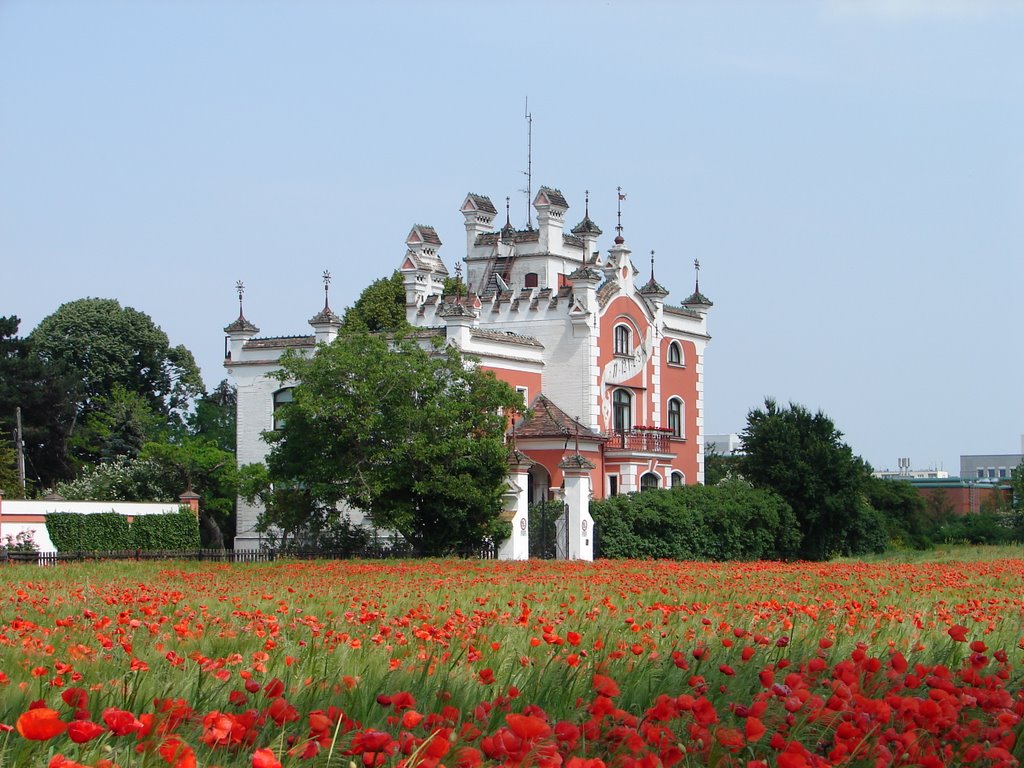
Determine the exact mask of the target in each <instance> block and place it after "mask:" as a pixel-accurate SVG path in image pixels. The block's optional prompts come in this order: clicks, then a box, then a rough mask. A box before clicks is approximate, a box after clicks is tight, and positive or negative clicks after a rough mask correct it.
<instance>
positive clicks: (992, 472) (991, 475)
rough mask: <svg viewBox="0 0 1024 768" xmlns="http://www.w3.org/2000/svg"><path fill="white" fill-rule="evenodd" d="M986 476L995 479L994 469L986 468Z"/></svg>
mask: <svg viewBox="0 0 1024 768" xmlns="http://www.w3.org/2000/svg"><path fill="white" fill-rule="evenodd" d="M988 476H989V477H990V478H992V479H995V476H996V471H995V470H994V469H991V468H989V470H988Z"/></svg>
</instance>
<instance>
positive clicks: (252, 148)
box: [0, 0, 1024, 474]
mask: <svg viewBox="0 0 1024 768" xmlns="http://www.w3.org/2000/svg"><path fill="white" fill-rule="evenodd" d="M1022 41H1024V4H1017V3H1013V4H1011V3H996V2H984V0H979V1H977V2H968V1H967V0H964V1H963V2H957V1H954V0H915V1H909V0H908V1H901V0H863V1H862V2H852V1H851V2H838V1H833V2H828V1H823V2H818V3H812V2H800V3H796V2H793V3H765V2H749V3H743V2H725V3H722V2H693V3H682V2H678V3H677V2H664V3H644V2H624V1H621V2H620V1H616V2H604V3H584V2H558V1H557V0H554V1H553V0H549V1H548V2H544V3H539V2H511V0H510V1H509V2H501V3H487V2H469V1H468V0H467V1H466V2H447V3H444V2H423V3H419V2H415V3H414V2H390V3H389V2H377V3H369V2H367V3H350V4H345V3H331V2H326V1H323V2H313V1H312V0H308V1H305V2H304V1H302V0H290V1H288V2H285V0H276V1H274V0H265V1H263V2H241V0H237V1H229V0H208V1H206V2H201V1H200V0H174V1H173V2H172V1H170V0H165V1H164V2H158V1H156V0H148V1H147V2H129V1H127V0H125V1H123V2H99V1H98V0H96V1H90V0H74V1H73V2H72V1H68V2H57V1H56V0H55V1H53V2H30V1H28V0H3V2H0V265H2V283H0V285H2V288H0V290H2V294H0V295H2V303H0V314H16V315H18V316H20V317H21V318H22V320H23V323H22V332H23V333H27V332H29V331H31V330H32V328H33V327H35V325H36V324H37V323H38V322H39V321H40V320H41V319H42V318H43V317H45V316H46V315H47V314H49V313H50V312H52V311H54V310H55V309H56V308H57V307H58V306H59V305H60V304H61V303H62V302H65V301H70V300H73V299H77V298H81V297H84V296H99V297H108V298H115V299H118V300H120V301H121V303H122V304H125V305H129V306H133V307H135V308H137V309H139V310H142V311H145V312H147V313H148V314H150V315H151V316H152V317H153V319H154V320H155V321H156V322H157V323H158V324H159V325H160V326H161V327H162V328H163V329H164V330H165V331H166V332H167V334H168V335H169V336H170V338H171V341H172V343H183V344H185V345H186V346H187V347H189V348H190V349H191V350H192V351H193V353H194V354H195V356H196V358H197V360H198V362H199V364H200V366H201V368H202V370H203V375H204V378H205V380H206V382H207V384H208V385H209V386H213V385H215V384H216V383H217V382H218V381H219V380H220V379H221V378H223V377H224V370H223V367H222V365H221V364H222V355H223V334H222V332H221V329H222V327H223V326H224V325H225V324H227V323H228V322H230V321H231V320H233V319H234V318H235V317H236V315H237V302H236V297H235V293H234V288H233V286H234V283H235V281H236V280H238V279H242V280H244V281H245V284H246V286H247V292H246V296H245V308H246V315H247V317H248V318H249V319H250V320H252V321H253V322H255V323H256V324H257V325H258V326H260V328H261V330H262V332H263V333H264V334H268V335H269V334H273V335H280V334H293V333H307V332H309V327H308V326H307V325H306V320H307V319H308V318H309V317H311V316H312V315H313V314H314V313H315V312H316V311H317V310H318V309H319V308H320V306H322V303H321V302H322V296H323V294H322V287H321V283H320V274H321V272H322V271H323V270H324V269H329V270H330V271H331V272H332V274H333V275H334V277H335V280H334V283H333V285H332V288H331V305H332V307H334V308H335V310H337V311H339V312H340V311H341V310H342V309H343V308H344V307H345V306H347V305H348V304H351V302H352V301H353V300H354V299H355V297H356V296H357V295H358V293H359V291H360V290H361V289H362V288H363V287H364V286H365V285H367V284H368V283H369V282H370V281H372V280H373V279H375V278H378V277H383V276H386V275H388V274H390V273H391V271H392V270H393V269H394V268H395V267H397V266H398V264H399V263H400V261H401V258H402V255H403V253H404V239H405V236H406V234H407V232H408V230H409V228H410V227H411V225H412V224H414V223H422V224H430V225H433V226H434V227H436V229H437V231H438V233H439V234H440V236H441V238H442V240H443V241H444V242H445V243H446V245H445V247H444V248H443V249H442V256H443V257H444V258H445V259H446V261H447V262H448V263H449V265H453V264H454V263H455V261H456V260H457V259H459V258H460V257H461V256H462V255H463V249H464V245H463V244H464V231H463V227H462V216H461V215H460V214H459V212H458V206H459V204H460V203H461V201H462V199H463V196H464V195H465V193H466V192H470V191H472V192H478V193H481V194H486V195H489V196H491V198H492V199H493V200H494V201H495V203H496V204H497V205H499V207H500V206H501V205H502V204H503V200H504V198H505V196H506V195H511V196H512V199H513V217H514V219H515V220H516V221H515V223H517V224H524V223H525V218H526V207H525V199H524V196H523V195H522V194H521V193H520V192H519V191H518V190H520V189H521V188H522V187H523V186H524V181H525V178H524V176H523V175H522V173H521V171H523V170H524V169H525V166H526V124H525V121H524V119H523V107H524V97H526V96H527V95H528V96H529V100H530V101H529V103H530V110H531V111H532V113H533V119H534V122H533V169H534V188H535V189H536V187H537V186H538V185H540V184H546V185H549V186H553V187H558V188H560V189H561V190H562V192H563V193H564V194H565V196H566V198H567V199H568V201H569V203H570V205H571V206H572V209H571V210H570V211H569V214H568V216H567V218H568V219H570V223H571V224H572V223H575V222H576V221H578V220H579V219H580V218H582V214H583V195H584V190H586V189H589V190H590V192H591V216H592V218H594V219H595V220H596V221H597V223H598V224H599V225H600V226H601V227H602V228H603V229H604V231H605V233H606V234H605V237H604V239H603V240H602V242H601V244H600V245H601V247H602V248H607V247H608V246H610V244H611V242H610V238H611V236H612V235H613V234H614V231H613V227H614V224H615V221H614V210H615V189H616V187H617V186H620V185H621V186H622V187H623V189H624V191H625V192H626V193H627V195H628V196H627V200H626V203H625V204H624V209H623V224H624V226H625V236H626V240H627V243H628V244H629V245H630V246H631V247H632V248H633V251H634V260H635V262H636V264H637V266H638V267H639V268H640V269H641V272H642V274H643V279H644V280H646V278H647V274H648V268H649V263H648V259H649V256H648V254H649V252H650V250H651V249H654V250H655V251H656V252H657V277H658V280H659V281H660V282H661V283H663V284H664V285H665V286H666V287H668V288H669V289H670V290H671V291H672V295H671V296H670V297H669V301H672V300H675V301H679V300H681V299H682V298H684V297H685V296H686V295H688V294H689V292H690V291H691V290H692V289H693V269H692V262H693V259H694V258H699V259H700V261H701V264H702V267H703V269H702V271H701V289H702V291H703V292H704V293H706V294H707V295H708V296H709V297H710V298H711V299H712V300H714V302H715V308H714V310H713V314H712V316H711V318H710V328H711V332H712V334H713V337H714V338H713V341H712V343H711V345H710V346H709V347H708V350H707V354H706V357H705V374H706V379H705V381H706V383H705V393H706V400H705V428H706V430H707V431H708V432H710V433H714V432H729V431H739V430H740V429H742V427H743V425H744V422H745V418H746V414H747V411H748V410H749V409H750V408H751V407H755V406H758V405H759V404H760V403H761V402H762V401H763V398H764V397H765V396H769V395H770V396H774V397H776V398H777V399H778V400H780V401H783V402H787V401H794V402H798V403H801V404H803V405H805V406H807V407H809V408H811V409H818V408H820V409H823V410H824V411H825V412H826V413H828V414H829V415H830V416H831V417H832V418H833V419H834V420H835V422H836V424H837V426H838V427H839V428H840V429H841V430H842V431H843V432H844V433H845V435H846V439H847V440H848V442H849V444H850V445H851V446H852V447H853V449H854V451H855V452H857V453H859V454H860V455H862V456H864V458H865V459H867V460H868V461H870V462H871V463H872V464H873V465H874V466H875V467H876V468H885V467H895V465H896V463H897V459H898V457H901V456H909V457H911V459H912V461H913V464H914V465H915V466H916V467H923V466H929V465H932V466H938V465H941V466H944V467H945V468H946V469H947V470H950V471H951V472H952V473H954V474H955V473H956V471H957V470H958V463H957V461H958V456H959V455H960V454H961V453H989V452H993V453H1003V452H1005V453H1013V452H1018V451H1019V450H1020V435H1021V433H1022V432H1024V418H1022V410H1024V409H1022V405H1021V381H1022V379H1024V370H1022V366H1024V363H1022V355H1021V354H1020V341H1019V334H1020V330H1021V313H1020V306H1021V303H1020V293H1021V290H1022V285H1024V280H1022V278H1024V260H1022V258H1021V251H1022V244H1024V216H1022V213H1024V45H1022Z"/></svg>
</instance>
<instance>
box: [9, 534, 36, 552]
mask: <svg viewBox="0 0 1024 768" xmlns="http://www.w3.org/2000/svg"><path fill="white" fill-rule="evenodd" d="M38 551H39V547H38V546H36V542H35V535H34V534H33V533H32V531H19V532H18V533H16V534H14V535H13V536H12V535H11V534H9V533H8V534H6V535H5V536H4V538H3V543H0V552H38Z"/></svg>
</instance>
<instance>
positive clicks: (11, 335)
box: [0, 316, 78, 494]
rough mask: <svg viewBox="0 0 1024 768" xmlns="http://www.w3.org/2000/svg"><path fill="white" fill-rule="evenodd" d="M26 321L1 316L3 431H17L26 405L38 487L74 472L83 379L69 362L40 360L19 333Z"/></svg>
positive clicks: (31, 467) (26, 434)
mask: <svg viewBox="0 0 1024 768" xmlns="http://www.w3.org/2000/svg"><path fill="white" fill-rule="evenodd" d="M20 324H21V321H20V320H19V319H18V318H17V317H14V316H10V317H0V430H2V431H3V435H4V436H11V435H13V434H14V426H15V412H16V409H17V408H21V422H22V434H23V439H24V446H25V465H26V466H25V470H26V472H25V473H26V475H27V476H28V478H29V479H30V482H31V483H32V485H33V486H34V487H35V488H45V487H47V486H50V485H52V484H53V483H54V482H57V481H58V480H63V479H67V478H69V477H71V475H72V473H73V468H72V464H71V460H70V458H69V455H68V450H67V441H68V437H69V435H70V434H71V432H72V430H73V429H74V427H75V421H76V418H77V413H76V409H75V401H76V400H77V398H78V390H77V381H76V379H75V377H74V376H73V374H72V373H71V372H69V371H68V370H67V368H66V367H65V366H64V365H63V364H61V363H47V362H44V361H43V360H40V359H39V357H38V356H36V355H35V354H34V352H33V349H32V344H31V342H30V340H29V339H26V338H22V337H19V336H18V327H19V326H20ZM11 448H12V449H13V448H14V444H13V442H12V443H11ZM4 490H5V491H7V493H8V494H13V492H14V488H5V489H4ZM19 490H20V489H19Z"/></svg>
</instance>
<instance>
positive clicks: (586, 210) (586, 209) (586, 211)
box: [583, 189, 590, 219]
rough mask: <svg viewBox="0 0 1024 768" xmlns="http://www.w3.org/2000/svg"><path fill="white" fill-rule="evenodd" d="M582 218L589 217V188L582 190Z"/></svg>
mask: <svg viewBox="0 0 1024 768" xmlns="http://www.w3.org/2000/svg"><path fill="white" fill-rule="evenodd" d="M583 201H584V202H583V218H584V219H589V218H590V190H589V189H587V190H584V191H583Z"/></svg>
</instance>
